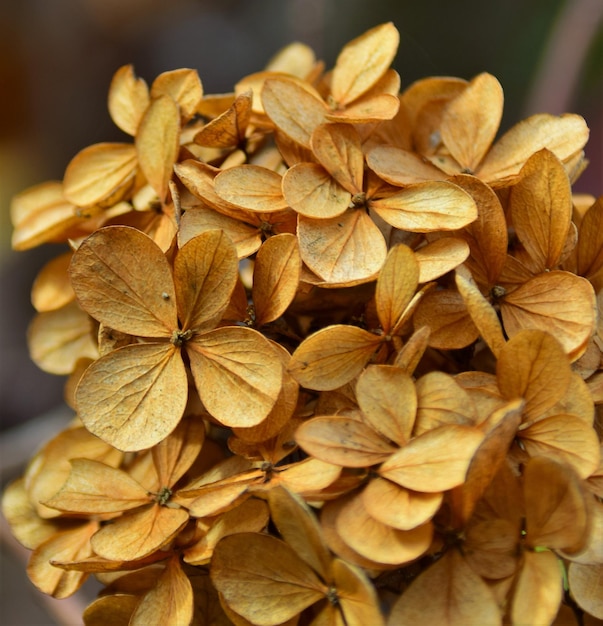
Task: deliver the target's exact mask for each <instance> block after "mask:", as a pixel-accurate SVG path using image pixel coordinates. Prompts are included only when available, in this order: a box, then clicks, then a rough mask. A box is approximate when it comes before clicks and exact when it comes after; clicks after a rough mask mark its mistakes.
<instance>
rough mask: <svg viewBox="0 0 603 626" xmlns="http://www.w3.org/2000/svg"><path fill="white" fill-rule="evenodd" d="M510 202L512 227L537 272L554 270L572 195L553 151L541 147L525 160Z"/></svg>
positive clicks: (569, 218) (561, 250)
mask: <svg viewBox="0 0 603 626" xmlns="http://www.w3.org/2000/svg"><path fill="white" fill-rule="evenodd" d="M509 204H510V208H511V220H512V222H513V227H514V228H515V232H516V234H517V237H518V238H519V240H520V241H521V243H522V244H523V245H524V247H525V249H526V251H527V253H528V254H529V255H530V257H531V258H532V260H533V261H535V262H536V264H537V267H538V268H539V270H540V271H543V270H544V269H553V268H554V267H555V266H556V265H557V263H558V262H559V259H560V257H561V254H562V252H563V249H564V246H565V242H566V239H567V237H568V234H569V228H570V223H571V219H572V198H571V188H570V181H569V178H568V176H567V174H566V173H565V169H564V168H563V165H562V163H561V162H560V161H559V160H558V159H557V157H555V155H554V154H553V153H552V152H549V151H548V150H541V151H539V152H537V153H536V154H534V155H533V156H531V157H530V158H529V159H528V160H527V161H526V164H525V165H524V166H523V167H522V168H521V172H520V179H519V182H518V183H517V184H516V185H515V186H514V187H513V189H512V191H511V198H510V203H509ZM535 206H536V207H538V210H535Z"/></svg>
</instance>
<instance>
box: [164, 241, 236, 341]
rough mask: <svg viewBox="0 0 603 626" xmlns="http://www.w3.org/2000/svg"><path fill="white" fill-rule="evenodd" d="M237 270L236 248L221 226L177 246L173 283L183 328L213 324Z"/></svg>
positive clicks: (233, 285) (234, 281)
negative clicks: (219, 228)
mask: <svg viewBox="0 0 603 626" xmlns="http://www.w3.org/2000/svg"><path fill="white" fill-rule="evenodd" d="M237 270H238V259H237V253H236V250H235V248H234V246H233V245H232V243H231V241H230V239H229V238H228V236H227V235H226V234H225V233H224V232H223V231H221V230H211V231H208V232H204V233H201V234H199V235H197V236H196V237H193V239H191V240H190V241H188V242H187V243H186V244H184V245H183V246H182V247H181V248H180V250H179V251H178V254H177V255H176V260H175V261H174V285H175V288H176V291H177V293H178V296H177V304H178V317H179V319H180V322H181V324H182V328H183V329H184V330H189V329H190V330H195V331H200V330H205V329H207V328H213V327H214V326H215V323H216V318H219V316H220V315H221V314H222V313H223V312H224V310H225V309H226V307H227V306H228V301H229V299H230V295H231V293H232V291H233V289H234V287H235V283H236V280H237V277H238V271H237Z"/></svg>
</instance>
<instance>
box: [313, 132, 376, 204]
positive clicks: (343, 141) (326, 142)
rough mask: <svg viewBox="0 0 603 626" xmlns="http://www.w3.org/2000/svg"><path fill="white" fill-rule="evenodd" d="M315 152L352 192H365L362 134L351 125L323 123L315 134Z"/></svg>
mask: <svg viewBox="0 0 603 626" xmlns="http://www.w3.org/2000/svg"><path fill="white" fill-rule="evenodd" d="M310 145H311V147H312V152H313V153H314V155H315V156H316V158H317V159H318V161H319V163H320V164H321V165H322V166H323V167H324V168H325V169H326V170H327V171H328V172H329V174H330V175H331V176H332V177H333V178H334V179H335V180H336V181H337V182H338V183H339V184H340V185H341V186H342V187H343V188H344V189H346V190H347V191H349V192H350V193H351V194H352V195H354V194H358V193H361V192H362V179H363V174H364V155H363V154H362V144H361V141H360V135H359V134H358V132H357V131H356V130H355V129H354V128H353V127H352V126H350V125H349V124H321V125H320V126H318V127H317V128H316V129H315V130H314V132H313V133H312V138H311V141H310Z"/></svg>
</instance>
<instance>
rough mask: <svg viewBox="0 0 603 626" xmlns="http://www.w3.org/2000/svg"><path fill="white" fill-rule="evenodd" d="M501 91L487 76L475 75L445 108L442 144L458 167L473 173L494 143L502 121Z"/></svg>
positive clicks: (494, 80) (493, 79)
mask: <svg viewBox="0 0 603 626" xmlns="http://www.w3.org/2000/svg"><path fill="white" fill-rule="evenodd" d="M502 111H503V92H502V87H501V86H500V83H499V82H498V81H497V80H496V78H494V76H492V75H491V74H485V73H484V74H480V75H479V76H476V77H475V78H474V79H473V80H472V81H471V82H470V83H469V84H468V85H467V88H466V89H464V90H463V92H462V93H461V94H459V95H458V96H457V97H456V98H454V100H452V101H451V102H450V103H449V104H448V106H447V107H446V109H445V112H444V115H443V116H442V124H441V126H440V133H441V135H442V141H443V143H444V144H445V145H446V147H447V148H448V150H450V153H451V155H452V156H453V157H454V158H455V159H456V161H457V162H458V163H459V165H460V166H461V167H462V168H463V169H464V170H465V171H468V172H475V171H476V169H477V167H478V165H479V164H480V163H481V162H482V160H483V159H484V156H485V155H486V153H487V151H488V149H489V148H490V145H491V144H492V142H493V141H494V137H495V136H496V132H497V130H498V125H499V124H500V120H501V118H502Z"/></svg>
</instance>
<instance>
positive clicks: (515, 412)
mask: <svg viewBox="0 0 603 626" xmlns="http://www.w3.org/2000/svg"><path fill="white" fill-rule="evenodd" d="M428 376H429V374H428ZM522 409H523V401H521V400H515V401H513V402H508V403H507V404H505V405H503V406H502V407H500V408H498V409H496V410H495V411H493V412H492V413H491V414H490V416H489V417H488V419H487V420H486V421H484V422H483V428H484V429H486V436H485V438H484V440H483V441H482V443H481V444H480V446H479V448H478V449H477V450H476V452H475V454H474V455H473V458H472V459H471V463H470V464H469V469H468V470H467V475H466V477H465V482H464V483H463V484H462V485H460V486H459V487H458V488H456V490H455V492H454V493H453V495H452V499H453V501H454V502H455V508H456V512H457V513H458V515H459V517H460V519H461V523H463V524H466V523H467V521H468V520H469V519H470V517H471V515H472V513H473V512H474V509H475V506H476V505H477V503H478V501H479V500H480V498H481V497H482V496H483V495H484V493H485V491H486V489H487V488H488V487H489V485H490V484H491V482H492V480H493V478H494V476H495V475H496V473H497V472H498V471H499V469H500V467H501V466H502V465H503V463H504V462H505V459H506V457H507V453H508V451H509V448H510V446H511V444H512V442H513V439H514V438H515V436H516V434H517V429H518V427H519V424H520V422H521V411H522Z"/></svg>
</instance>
